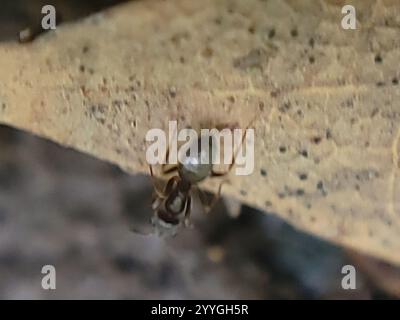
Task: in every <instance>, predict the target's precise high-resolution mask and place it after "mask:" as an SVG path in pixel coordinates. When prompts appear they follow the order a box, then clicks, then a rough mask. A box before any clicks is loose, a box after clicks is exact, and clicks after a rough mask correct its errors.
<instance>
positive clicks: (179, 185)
mask: <svg viewBox="0 0 400 320" xmlns="http://www.w3.org/2000/svg"><path fill="white" fill-rule="evenodd" d="M251 123H252V122H251ZM249 126H250V124H249V125H248V126H247V128H246V130H245V131H244V133H243V135H242V138H241V142H240V145H239V146H238V148H237V150H236V151H235V152H232V160H231V162H230V164H229V167H228V169H227V170H226V171H225V172H218V171H215V170H214V165H213V164H212V154H213V152H212V150H215V148H216V144H215V140H214V137H213V136H208V137H207V138H208V139H209V140H208V142H209V148H208V150H203V149H201V145H202V144H201V140H202V137H200V138H198V139H197V141H194V142H193V143H197V144H198V148H197V150H198V152H197V154H196V155H194V156H193V155H187V156H186V157H185V158H183V159H182V161H181V162H179V163H178V164H177V165H173V166H172V167H170V168H167V167H166V166H167V165H166V164H163V165H162V170H161V171H162V174H164V175H167V174H171V173H176V174H175V175H174V176H172V177H171V178H170V179H169V180H168V182H167V184H166V185H165V188H164V189H163V190H160V189H159V188H157V186H156V183H155V181H154V174H153V168H152V166H151V165H149V168H150V175H151V178H152V179H153V185H154V191H155V192H154V195H153V203H152V209H153V210H154V216H153V217H152V224H153V226H154V227H155V229H156V232H157V233H158V235H165V234H169V235H173V236H174V235H176V232H177V230H178V228H179V227H180V226H181V225H182V224H183V225H184V226H188V225H189V216H190V212H191V205H192V192H193V190H197V192H198V195H199V199H200V201H201V203H202V204H203V208H204V207H205V208H204V211H205V212H206V213H208V212H209V211H210V210H211V209H212V208H213V206H214V205H215V204H216V202H217V201H218V199H219V198H220V195H221V189H222V185H223V184H224V183H225V182H226V181H223V182H221V183H220V185H219V187H218V192H217V194H216V195H214V197H213V199H212V200H211V201H207V202H208V203H207V204H205V202H206V199H205V198H206V196H205V194H204V193H203V192H202V191H201V190H200V188H199V187H198V184H199V183H200V182H201V181H203V180H205V179H206V178H208V177H223V176H226V175H227V174H228V173H229V172H230V171H231V169H232V167H233V166H234V164H235V158H236V156H237V154H238V152H239V151H240V149H241V146H242V144H243V141H244V139H245V137H246V133H247V129H248V128H249ZM229 129H231V128H229ZM231 130H232V129H231ZM203 138H204V137H203ZM168 156H169V148H168V149H167V152H166V154H165V159H166V160H167V159H168ZM206 160H208V161H206Z"/></svg>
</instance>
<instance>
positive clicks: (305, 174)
mask: <svg viewBox="0 0 400 320" xmlns="http://www.w3.org/2000/svg"><path fill="white" fill-rule="evenodd" d="M307 178H308V175H307V173H300V174H299V179H300V180H307Z"/></svg>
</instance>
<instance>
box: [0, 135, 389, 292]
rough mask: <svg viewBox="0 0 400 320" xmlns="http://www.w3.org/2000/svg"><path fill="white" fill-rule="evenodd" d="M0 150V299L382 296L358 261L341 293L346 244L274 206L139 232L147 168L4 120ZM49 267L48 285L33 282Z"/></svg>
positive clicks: (146, 201) (146, 200)
mask: <svg viewBox="0 0 400 320" xmlns="http://www.w3.org/2000/svg"><path fill="white" fill-rule="evenodd" d="M0 150H1V152H0V298H3V299H4V298H6V299H10V298H28V299H31V298H34V299H36V298H38V299H40V298H67V299H70V298H101V299H105V298H143V299H147V298H153V299H156V298H160V299H167V298H169V299H173V298H188V299H195V298H210V299H217V298H220V299H221V298H255V299H262V298H385V297H390V295H388V294H385V293H384V292H383V291H381V290H378V289H377V288H376V287H374V285H372V284H371V283H369V282H368V281H366V277H365V276H364V275H363V274H362V272H360V271H359V269H357V271H358V274H357V290H350V291H346V290H342V289H341V286H340V284H341V279H342V274H341V273H340V271H341V268H342V266H343V265H345V264H348V263H352V262H351V261H350V260H349V259H348V258H347V257H346V256H345V255H344V252H343V251H342V250H341V249H339V248H337V247H334V246H332V245H329V244H327V243H325V242H322V241H320V240H318V239H315V238H313V237H311V236H308V235H305V234H303V233H300V232H297V231H295V230H294V229H293V228H291V227H290V226H288V225H287V224H286V223H284V222H282V221H281V220H279V219H278V218H275V217H274V216H272V215H265V214H262V213H260V212H257V211H255V210H252V209H250V208H244V209H243V210H242V214H241V216H240V217H239V218H238V219H232V218H230V217H228V215H227V214H226V212H225V210H224V208H223V206H222V205H220V206H219V208H216V210H215V211H214V212H212V214H210V215H209V216H205V215H204V214H202V213H201V211H200V210H196V209H195V210H194V212H193V223H194V228H193V229H186V230H184V231H182V232H181V233H179V234H178V236H176V237H175V238H173V239H168V240H163V239H160V238H158V237H156V236H154V235H147V236H146V235H138V234H135V233H133V232H131V231H130V229H132V228H136V229H141V230H146V229H145V228H144V227H146V225H144V224H143V223H144V221H146V222H147V219H148V217H150V215H151V211H150V196H151V190H152V186H151V184H150V180H149V178H148V177H144V176H130V175H127V174H125V173H123V172H121V171H120V170H119V169H118V168H116V167H114V166H113V165H110V164H107V163H105V162H102V161H99V160H96V159H93V158H91V157H89V156H86V155H83V154H81V153H78V152H76V151H73V150H68V149H65V148H62V147H60V146H57V145H55V144H53V143H51V142H48V141H45V140H42V139H39V138H36V137H33V136H31V135H29V134H26V133H22V132H20V131H17V130H14V129H10V128H7V127H0ZM196 207H197V208H198V204H197V206H196ZM143 217H146V219H143ZM147 226H148V225H147ZM364 260H365V259H364ZM46 264H51V265H54V266H55V267H56V270H57V289H56V290H55V291H45V290H42V289H41V279H42V275H41V273H40V271H41V268H42V266H43V265H46ZM356 268H357V265H356ZM382 270H384V269H382Z"/></svg>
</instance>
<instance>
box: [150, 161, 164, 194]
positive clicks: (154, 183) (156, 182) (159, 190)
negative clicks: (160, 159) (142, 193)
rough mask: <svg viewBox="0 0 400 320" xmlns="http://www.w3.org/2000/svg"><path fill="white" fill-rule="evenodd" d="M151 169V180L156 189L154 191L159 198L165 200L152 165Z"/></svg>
mask: <svg viewBox="0 0 400 320" xmlns="http://www.w3.org/2000/svg"><path fill="white" fill-rule="evenodd" d="M149 169H150V177H151V180H152V182H153V187H154V191H155V193H156V194H157V196H158V197H159V198H164V192H163V191H162V190H161V189H160V186H159V184H158V181H156V179H155V177H154V174H153V166H152V165H151V164H149Z"/></svg>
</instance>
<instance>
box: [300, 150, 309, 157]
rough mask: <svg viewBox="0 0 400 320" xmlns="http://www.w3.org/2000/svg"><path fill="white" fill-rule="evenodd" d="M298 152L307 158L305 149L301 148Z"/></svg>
mask: <svg viewBox="0 0 400 320" xmlns="http://www.w3.org/2000/svg"><path fill="white" fill-rule="evenodd" d="M300 154H301V155H302V156H303V157H304V158H308V151H307V150H301V151H300Z"/></svg>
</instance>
